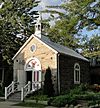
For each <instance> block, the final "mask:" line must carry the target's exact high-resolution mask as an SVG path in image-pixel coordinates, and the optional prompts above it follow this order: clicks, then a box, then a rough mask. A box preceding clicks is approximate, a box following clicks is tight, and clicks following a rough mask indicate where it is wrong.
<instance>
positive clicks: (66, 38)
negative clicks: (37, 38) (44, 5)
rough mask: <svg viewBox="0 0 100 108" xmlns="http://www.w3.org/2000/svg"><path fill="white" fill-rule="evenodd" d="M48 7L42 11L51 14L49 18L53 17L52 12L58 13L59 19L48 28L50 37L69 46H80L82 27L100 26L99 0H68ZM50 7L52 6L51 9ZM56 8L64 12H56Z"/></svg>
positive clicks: (94, 27)
mask: <svg viewBox="0 0 100 108" xmlns="http://www.w3.org/2000/svg"><path fill="white" fill-rule="evenodd" d="M48 8H49V9H48V10H46V11H44V12H47V13H50V14H51V16H50V19H49V20H52V19H55V16H54V14H58V15H59V17H56V19H59V20H57V21H56V22H55V23H56V24H55V25H54V26H53V27H51V28H50V29H49V35H50V38H51V39H52V40H53V41H56V42H60V43H61V44H64V45H67V46H68V47H70V48H73V49H76V48H78V47H80V45H79V42H80V38H81V37H80V36H81V35H82V34H81V33H82V32H81V31H82V30H83V28H86V29H87V30H94V29H98V27H99V26H100V11H99V8H100V1H96V0H70V1H69V2H65V3H64V4H62V5H61V6H48ZM50 8H53V11H52V10H50ZM54 9H56V10H54ZM57 9H63V10H64V11H65V12H58V11H57Z"/></svg>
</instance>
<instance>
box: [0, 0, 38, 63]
mask: <svg viewBox="0 0 100 108" xmlns="http://www.w3.org/2000/svg"><path fill="white" fill-rule="evenodd" d="M0 4H1V5H0V6H1V8H0V46H1V49H0V50H2V56H3V61H5V60H6V61H7V63H9V64H11V61H12V60H11V58H12V57H13V55H14V54H15V52H16V51H17V50H18V49H19V48H20V46H21V45H22V44H23V43H24V42H25V40H26V38H27V37H29V36H30V34H32V33H33V32H34V20H35V19H36V18H35V17H34V15H35V14H37V12H36V11H35V12H34V11H31V9H32V8H33V7H35V6H37V4H38V2H35V1H34V0H17V1H16V0H0Z"/></svg>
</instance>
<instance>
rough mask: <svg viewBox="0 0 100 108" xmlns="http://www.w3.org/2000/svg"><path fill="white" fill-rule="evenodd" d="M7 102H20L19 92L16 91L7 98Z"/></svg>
mask: <svg viewBox="0 0 100 108" xmlns="http://www.w3.org/2000/svg"><path fill="white" fill-rule="evenodd" d="M7 100H8V101H21V91H16V92H14V93H11V94H10V95H9V96H8V99H7Z"/></svg>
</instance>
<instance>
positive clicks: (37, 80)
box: [25, 57, 42, 91]
mask: <svg viewBox="0 0 100 108" xmlns="http://www.w3.org/2000/svg"><path fill="white" fill-rule="evenodd" d="M25 72H26V82H28V80H29V81H31V80H32V91H35V90H37V89H39V88H41V81H42V78H41V76H42V75H41V74H42V72H41V64H40V61H39V60H38V59H37V58H35V57H34V58H30V59H28V60H27V62H26V64H25Z"/></svg>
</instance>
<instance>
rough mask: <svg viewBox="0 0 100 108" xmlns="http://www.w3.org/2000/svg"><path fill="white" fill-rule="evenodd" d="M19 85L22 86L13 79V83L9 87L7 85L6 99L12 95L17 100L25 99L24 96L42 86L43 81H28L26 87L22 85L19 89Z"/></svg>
mask: <svg viewBox="0 0 100 108" xmlns="http://www.w3.org/2000/svg"><path fill="white" fill-rule="evenodd" d="M19 86H20V84H19V83H17V82H14V81H12V83H11V84H10V85H9V86H8V87H5V100H7V99H10V97H11V98H12V100H13V101H14V98H15V101H24V98H25V97H26V96H27V95H28V94H30V93H32V92H34V91H36V90H39V89H40V88H42V82H30V81H28V83H27V84H26V85H25V86H24V87H21V88H20V89H19ZM16 94H17V95H16ZM16 97H17V98H16Z"/></svg>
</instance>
